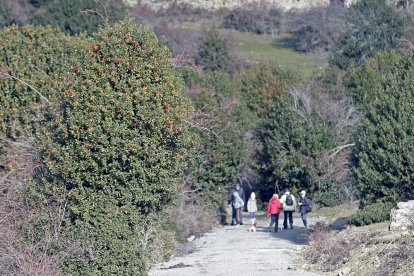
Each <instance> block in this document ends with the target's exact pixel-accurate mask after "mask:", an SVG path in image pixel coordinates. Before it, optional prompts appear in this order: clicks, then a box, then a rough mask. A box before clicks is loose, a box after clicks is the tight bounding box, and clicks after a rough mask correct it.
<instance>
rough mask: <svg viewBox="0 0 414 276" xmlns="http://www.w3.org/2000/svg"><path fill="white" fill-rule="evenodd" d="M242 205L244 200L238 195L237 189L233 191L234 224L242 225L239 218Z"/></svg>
mask: <svg viewBox="0 0 414 276" xmlns="http://www.w3.org/2000/svg"><path fill="white" fill-rule="evenodd" d="M243 206H244V201H243V200H242V199H241V197H240V196H239V193H238V192H237V191H234V192H233V209H234V212H235V213H234V216H235V219H236V220H235V224H234V225H239V224H240V225H242V222H241V218H242V213H241V209H242V208H243Z"/></svg>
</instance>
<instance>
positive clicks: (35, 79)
mask: <svg viewBox="0 0 414 276" xmlns="http://www.w3.org/2000/svg"><path fill="white" fill-rule="evenodd" d="M84 45H85V42H84V40H83V38H82V37H70V36H68V35H65V34H63V33H61V32H59V31H57V30H55V29H53V28H50V27H47V28H43V27H34V26H31V25H27V26H24V27H21V28H20V27H16V26H11V27H6V28H3V29H2V30H1V32H0V52H1V53H2V55H1V58H0V68H1V69H0V90H1V91H2V92H1V95H0V138H1V137H2V136H3V138H4V137H9V138H12V139H16V138H17V137H19V136H20V135H22V134H23V133H26V132H27V133H26V134H28V135H30V134H32V132H33V128H34V127H35V125H38V123H39V120H40V119H41V117H42V110H43V109H44V108H45V107H47V106H48V105H49V104H52V103H54V102H56V100H57V98H58V97H59V95H60V93H61V91H60V90H59V87H58V85H59V82H62V81H63V79H64V75H65V74H66V72H68V71H69V68H70V63H71V60H72V59H73V57H74V56H76V55H77V52H78V51H79V50H78V49H81V48H83V47H84Z"/></svg>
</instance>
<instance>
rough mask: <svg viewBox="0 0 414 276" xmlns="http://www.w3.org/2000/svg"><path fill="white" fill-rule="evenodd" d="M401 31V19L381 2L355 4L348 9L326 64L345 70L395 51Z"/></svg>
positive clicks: (367, 0)
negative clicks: (342, 27)
mask: <svg viewBox="0 0 414 276" xmlns="http://www.w3.org/2000/svg"><path fill="white" fill-rule="evenodd" d="M403 30H404V20H403V18H402V17H401V15H399V14H398V13H397V12H396V11H395V10H394V9H393V8H392V7H390V6H388V5H387V4H386V3H385V0H362V1H358V2H356V3H355V4H353V5H352V6H351V7H350V8H349V11H348V14H347V16H346V19H345V28H344V31H343V33H342V35H340V37H339V38H338V39H337V41H336V42H335V46H334V49H333V52H332V55H331V58H330V63H331V64H332V65H335V66H338V67H339V68H341V69H346V68H348V67H349V66H351V65H360V64H361V63H362V62H363V61H364V60H365V59H367V58H369V57H372V56H374V55H375V53H377V52H380V51H389V50H395V49H397V48H398V47H399V39H400V37H401V36H402V34H403Z"/></svg>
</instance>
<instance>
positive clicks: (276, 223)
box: [275, 214, 279, 232]
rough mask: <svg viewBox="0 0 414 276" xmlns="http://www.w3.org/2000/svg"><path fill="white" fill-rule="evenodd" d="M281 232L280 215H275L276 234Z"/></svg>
mask: <svg viewBox="0 0 414 276" xmlns="http://www.w3.org/2000/svg"><path fill="white" fill-rule="evenodd" d="M278 230H279V214H276V215H275V232H277V231H278Z"/></svg>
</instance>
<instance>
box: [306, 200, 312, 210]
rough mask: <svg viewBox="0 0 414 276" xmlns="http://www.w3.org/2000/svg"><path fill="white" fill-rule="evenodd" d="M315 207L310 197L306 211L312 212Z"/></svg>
mask: <svg viewBox="0 0 414 276" xmlns="http://www.w3.org/2000/svg"><path fill="white" fill-rule="evenodd" d="M312 209H313V203H312V201H311V200H310V199H308V206H306V213H310V212H312Z"/></svg>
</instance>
